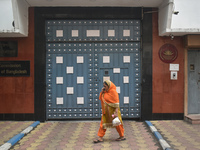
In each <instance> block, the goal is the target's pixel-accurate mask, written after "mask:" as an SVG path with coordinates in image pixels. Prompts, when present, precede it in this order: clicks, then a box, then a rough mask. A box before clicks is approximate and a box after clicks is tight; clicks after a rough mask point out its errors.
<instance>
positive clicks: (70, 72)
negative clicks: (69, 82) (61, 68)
mask: <svg viewBox="0 0 200 150" xmlns="http://www.w3.org/2000/svg"><path fill="white" fill-rule="evenodd" d="M66 73H67V74H73V73H74V67H67V69H66Z"/></svg>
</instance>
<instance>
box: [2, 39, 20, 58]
mask: <svg viewBox="0 0 200 150" xmlns="http://www.w3.org/2000/svg"><path fill="white" fill-rule="evenodd" d="M17 54H18V44H17V41H0V57H17Z"/></svg>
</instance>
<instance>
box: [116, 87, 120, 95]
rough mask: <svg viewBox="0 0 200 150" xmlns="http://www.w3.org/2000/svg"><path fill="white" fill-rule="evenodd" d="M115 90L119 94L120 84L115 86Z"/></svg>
mask: <svg viewBox="0 0 200 150" xmlns="http://www.w3.org/2000/svg"><path fill="white" fill-rule="evenodd" d="M116 91H117V93H119V94H120V86H116Z"/></svg>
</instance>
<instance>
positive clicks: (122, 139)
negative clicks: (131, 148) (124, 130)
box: [116, 137, 126, 141]
mask: <svg viewBox="0 0 200 150" xmlns="http://www.w3.org/2000/svg"><path fill="white" fill-rule="evenodd" d="M124 140H126V138H125V137H123V138H121V137H119V138H117V139H116V141H124Z"/></svg>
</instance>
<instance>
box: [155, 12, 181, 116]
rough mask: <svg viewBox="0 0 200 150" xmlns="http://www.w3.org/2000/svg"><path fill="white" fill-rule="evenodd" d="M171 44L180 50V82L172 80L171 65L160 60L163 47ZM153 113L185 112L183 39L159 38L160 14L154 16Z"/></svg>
mask: <svg viewBox="0 0 200 150" xmlns="http://www.w3.org/2000/svg"><path fill="white" fill-rule="evenodd" d="M166 43H170V44H173V45H174V46H175V47H176V48H177V50H178V58H177V59H176V60H175V61H174V62H173V64H179V71H178V80H170V71H169V64H168V63H164V62H162V61H161V60H160V58H159V55H158V52H159V49H160V47H161V46H162V45H164V44H166ZM152 63H153V77H152V78H153V113H183V112H184V45H183V37H176V36H175V37H174V39H173V40H171V38H170V37H169V36H166V37H161V36H158V14H156V13H154V14H153V62H152Z"/></svg>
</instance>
